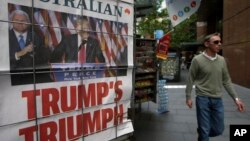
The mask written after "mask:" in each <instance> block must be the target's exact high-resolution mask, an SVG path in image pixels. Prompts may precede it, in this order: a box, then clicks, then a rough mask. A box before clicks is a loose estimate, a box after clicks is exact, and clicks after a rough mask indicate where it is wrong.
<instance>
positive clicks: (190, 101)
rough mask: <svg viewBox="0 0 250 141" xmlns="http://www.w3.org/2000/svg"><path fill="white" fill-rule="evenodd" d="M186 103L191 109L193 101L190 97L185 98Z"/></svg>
mask: <svg viewBox="0 0 250 141" xmlns="http://www.w3.org/2000/svg"><path fill="white" fill-rule="evenodd" d="M186 104H187V106H188V107H189V108H190V109H191V108H192V107H193V101H192V99H187V100H186Z"/></svg>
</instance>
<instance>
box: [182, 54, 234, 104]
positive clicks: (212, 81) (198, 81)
mask: <svg viewBox="0 0 250 141" xmlns="http://www.w3.org/2000/svg"><path fill="white" fill-rule="evenodd" d="M193 85H195V91H196V95H199V96H208V97H213V98H220V97H222V94H223V91H222V89H223V86H224V88H225V89H226V91H227V92H228V94H229V95H230V96H231V97H232V98H233V99H235V98H236V97H237V94H236V92H235V90H234V88H233V86H232V82H231V78H230V76H229V73H228V70H227V65H226V62H225V59H224V57H222V56H220V55H217V58H216V59H215V60H213V61H212V60H209V59H208V58H207V57H205V56H204V55H203V54H199V55H197V56H195V57H194V58H193V60H192V63H191V66H190V68H189V75H188V78H187V85H186V98H187V99H191V93H192V87H193Z"/></svg>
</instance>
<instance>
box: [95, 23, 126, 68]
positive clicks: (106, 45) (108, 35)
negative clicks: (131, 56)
mask: <svg viewBox="0 0 250 141" xmlns="http://www.w3.org/2000/svg"><path fill="white" fill-rule="evenodd" d="M90 21H93V22H95V25H96V26H95V29H92V30H93V31H96V36H97V38H98V40H99V41H100V44H101V48H102V50H103V54H104V56H105V59H106V63H107V64H108V65H110V66H124V65H127V56H126V55H127V52H126V50H127V45H128V37H127V36H128V26H127V24H125V23H120V22H115V21H108V20H103V19H94V20H90ZM91 25H93V24H91ZM124 54H126V55H125V56H124ZM122 55H123V56H124V57H122Z"/></svg>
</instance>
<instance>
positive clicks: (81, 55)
mask: <svg viewBox="0 0 250 141" xmlns="http://www.w3.org/2000/svg"><path fill="white" fill-rule="evenodd" d="M86 42H87V41H86V40H84V41H82V43H81V46H80V48H79V50H78V63H80V64H83V63H85V62H86V49H85V44H86Z"/></svg>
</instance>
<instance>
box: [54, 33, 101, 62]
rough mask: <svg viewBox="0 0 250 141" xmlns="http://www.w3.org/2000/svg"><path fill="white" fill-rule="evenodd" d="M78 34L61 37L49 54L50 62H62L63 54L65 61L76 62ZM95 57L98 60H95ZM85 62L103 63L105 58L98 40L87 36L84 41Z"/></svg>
mask: <svg viewBox="0 0 250 141" xmlns="http://www.w3.org/2000/svg"><path fill="white" fill-rule="evenodd" d="M77 36H78V35H77V34H72V35H70V36H66V37H64V38H63V39H62V42H61V43H60V44H59V45H58V46H57V47H56V48H55V49H54V51H53V52H52V55H51V62H52V63H56V62H57V63H58V62H62V57H63V55H65V61H66V62H67V63H76V62H77V60H78V37H77ZM96 59H97V60H98V61H96ZM86 63H105V58H104V56H103V54H102V50H101V47H100V44H99V42H98V40H96V39H95V38H92V37H89V38H88V39H87V43H86Z"/></svg>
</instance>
